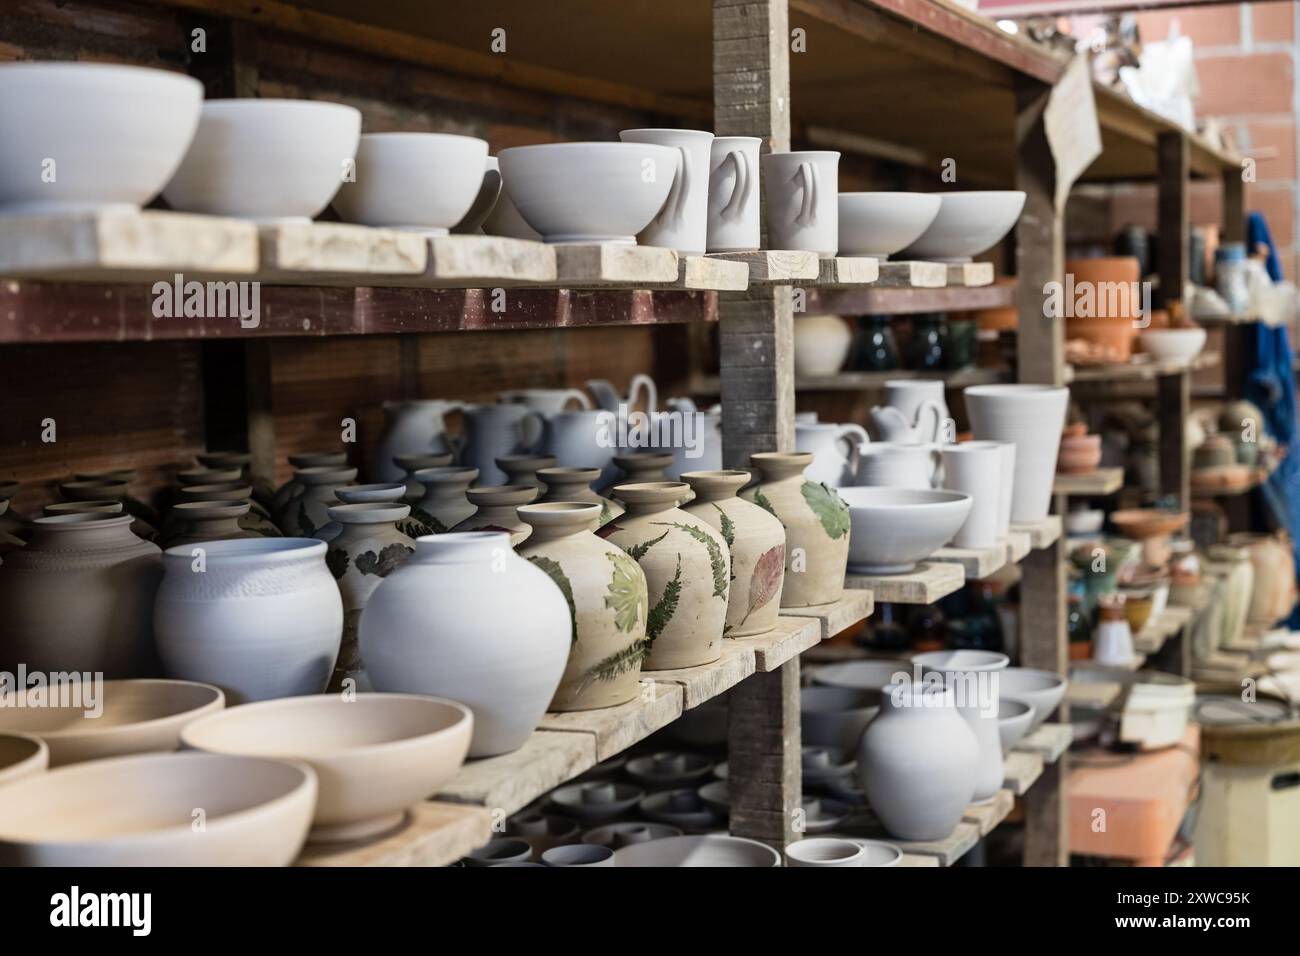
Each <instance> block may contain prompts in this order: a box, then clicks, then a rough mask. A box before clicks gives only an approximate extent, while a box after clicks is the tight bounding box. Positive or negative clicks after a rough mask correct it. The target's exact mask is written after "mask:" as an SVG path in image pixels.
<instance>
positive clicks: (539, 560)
mask: <svg viewBox="0 0 1300 956" xmlns="http://www.w3.org/2000/svg"><path fill="white" fill-rule="evenodd" d="M519 517H520V518H521V519H522V520H524V521H526V522H527V523H528V524H529V525H530V526H531V527H532V529H533V533H532V534H531V535H530V536H529V537H528V540H527V541H525V542H524V543H523V544H522V545H519V546H518V548H519V554H520V556H521V557H524V558H527V559H528V560H529V561H531V562H532V563H533V564H535V565H536V566H537V567H539V568H541V569H542V570H543V571H545V572H546V573H547V575H549V576H550V578H551V580H552V581H554V582H555V583H556V585H558V586H559V588H560V591H561V592H562V593H563V594H564V597H565V600H566V601H567V602H568V604H569V618H570V623H571V630H570V645H569V661H568V664H567V665H565V668H564V676H563V677H562V678H561V679H560V686H559V689H558V690H556V692H555V698H554V699H553V700H552V701H551V706H550V708H549V709H550V710H592V709H594V708H597V707H613V706H615V705H616V704H623V703H626V702H627V701H629V700H631V699H632V698H633V697H635V696H636V695H637V687H638V681H639V679H640V675H641V660H642V658H643V657H644V656H645V652H646V645H645V626H646V614H647V609H648V604H647V602H648V597H647V594H646V580H645V573H644V572H643V571H642V570H641V567H640V565H638V564H637V563H636V562H635V561H633V560H632V558H631V557H629V556H628V555H627V554H625V553H624V552H623V550H622V549H621V548H619V547H617V546H616V545H614V544H611V543H610V542H608V541H605V540H603V539H602V538H600V537H599V536H598V535H596V533H595V531H596V528H597V526H598V522H599V521H600V506H599V505H598V504H595V503H594V502H577V501H567V502H550V503H548V504H534V505H524V506H522V507H521V508H520V509H519Z"/></svg>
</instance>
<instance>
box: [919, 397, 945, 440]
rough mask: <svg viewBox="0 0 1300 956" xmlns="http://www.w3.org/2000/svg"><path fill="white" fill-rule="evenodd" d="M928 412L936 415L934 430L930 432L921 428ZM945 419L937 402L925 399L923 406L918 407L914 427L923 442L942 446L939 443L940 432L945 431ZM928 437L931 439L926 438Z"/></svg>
mask: <svg viewBox="0 0 1300 956" xmlns="http://www.w3.org/2000/svg"><path fill="white" fill-rule="evenodd" d="M927 412H933V413H934V428H933V429H931V430H930V431H928V432H927V431H926V430H925V429H923V428H922V427H921V419H923V418H925V415H926V413H927ZM943 417H944V416H943V409H942V408H941V407H940V405H939V403H938V402H937V401H935V400H934V399H933V398H927V399H923V400H922V401H921V404H920V405H918V406H917V409H916V421H915V422H914V423H913V426H912V427H914V428H915V429H916V433H917V434H918V435H920V436H921V441H930V442H934V443H935V444H941V442H940V441H939V432H941V431H942V430H943ZM927 435H928V436H929V437H926V436H927Z"/></svg>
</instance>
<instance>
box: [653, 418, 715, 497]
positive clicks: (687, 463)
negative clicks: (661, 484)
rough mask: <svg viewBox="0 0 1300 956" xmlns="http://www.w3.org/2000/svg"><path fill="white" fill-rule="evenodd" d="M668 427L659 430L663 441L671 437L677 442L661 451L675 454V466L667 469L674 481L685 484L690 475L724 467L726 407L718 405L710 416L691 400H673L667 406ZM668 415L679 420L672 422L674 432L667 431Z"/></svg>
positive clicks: (669, 443)
mask: <svg viewBox="0 0 1300 956" xmlns="http://www.w3.org/2000/svg"><path fill="white" fill-rule="evenodd" d="M666 404H667V405H668V411H667V412H666V413H665V418H664V419H663V422H664V423H665V426H664V427H661V428H660V430H659V433H660V436H661V438H662V437H663V436H664V435H668V434H671V435H672V436H673V440H672V441H670V442H668V443H667V444H664V443H662V442H661V444H660V447H661V448H663V449H664V450H665V451H671V452H672V455H673V463H672V464H671V465H669V466H668V468H667V469H666V471H667V474H668V477H669V478H671V479H672V480H673V481H679V480H681V477H682V475H683V474H684V473H685V472H688V471H717V470H718V469H720V468H721V467H722V406H721V405H715V406H713V408H711V409H709V410H708V411H707V412H701V411H700V410H699V409H697V408H696V407H695V402H694V401H692V400H691V399H689V398H670V399H668V401H667V403H666ZM668 415H673V416H676V418H675V419H673V420H672V422H671V424H672V429H671V430H669V429H668V428H667V427H666V423H668V422H669V419H668V418H667V417H666V416H668ZM677 439H680V440H677Z"/></svg>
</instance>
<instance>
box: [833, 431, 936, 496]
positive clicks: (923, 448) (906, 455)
mask: <svg viewBox="0 0 1300 956" xmlns="http://www.w3.org/2000/svg"><path fill="white" fill-rule="evenodd" d="M940 463H941V458H940V454H939V450H938V447H937V446H935V445H912V444H898V443H896V442H883V441H882V442H872V443H871V444H869V445H862V446H860V447H859V448H858V470H857V477H856V480H855V481H854V484H858V485H864V486H866V487H870V488H920V489H928V488H933V487H934V486H935V483H936V481H937V480H938V479H939V478H940V470H939V469H940Z"/></svg>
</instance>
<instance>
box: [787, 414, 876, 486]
mask: <svg viewBox="0 0 1300 956" xmlns="http://www.w3.org/2000/svg"><path fill="white" fill-rule="evenodd" d="M870 441H871V438H870V437H869V436H868V435H867V430H866V429H865V428H863V427H862V426H861V425H858V424H856V423H854V422H847V423H845V424H843V425H834V424H831V423H822V424H817V423H813V424H805V425H799V424H796V425H795V427H794V448H795V451H807V452H812V455H813V463H812V464H811V465H809V466H808V470H807V471H806V472H804V474H805V475H807V476H808V478H809V480H811V481H820V482H821V483H822V484H824V485H829V486H830V487H832V488H839V487H841V486H843V485H851V484H853V478H854V475H855V474H857V469H858V448H859V446H861V445H865V444H867V443H868V442H870Z"/></svg>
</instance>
